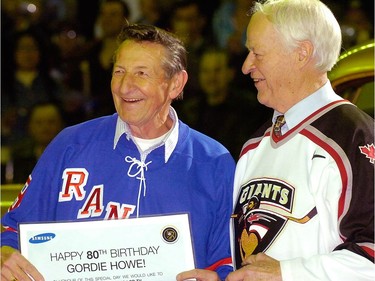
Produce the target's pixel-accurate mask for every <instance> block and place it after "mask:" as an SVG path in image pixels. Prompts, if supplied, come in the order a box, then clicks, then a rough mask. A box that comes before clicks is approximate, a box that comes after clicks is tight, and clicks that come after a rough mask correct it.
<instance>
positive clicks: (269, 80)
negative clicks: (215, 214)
mask: <svg viewBox="0 0 375 281" xmlns="http://www.w3.org/2000/svg"><path fill="white" fill-rule="evenodd" d="M246 47H247V48H248V50H249V54H248V55H247V57H246V59H245V61H244V63H243V66H242V72H243V73H244V74H245V75H247V74H250V76H251V78H252V79H253V81H254V83H255V86H256V88H257V90H258V101H259V102H260V103H261V104H264V105H266V106H268V107H271V108H273V109H276V110H278V111H280V112H285V111H286V110H287V109H288V108H289V107H290V105H291V103H293V102H292V100H293V99H294V97H293V96H294V93H295V88H296V85H297V84H298V83H296V81H297V80H298V79H299V77H298V71H296V70H297V66H296V64H295V62H296V58H297V57H296V52H295V51H291V52H290V51H288V50H287V49H286V48H285V47H284V45H283V42H282V40H281V36H280V35H279V33H278V32H277V31H276V30H275V29H274V27H273V25H272V23H271V22H270V21H268V19H267V18H266V17H265V16H264V15H263V14H261V13H259V12H258V13H255V14H254V15H253V16H252V18H251V20H250V23H249V25H248V27H247V40H246Z"/></svg>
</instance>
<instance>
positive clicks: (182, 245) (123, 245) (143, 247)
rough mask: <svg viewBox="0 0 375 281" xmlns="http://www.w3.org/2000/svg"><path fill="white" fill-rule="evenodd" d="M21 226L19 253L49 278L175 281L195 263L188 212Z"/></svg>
mask: <svg viewBox="0 0 375 281" xmlns="http://www.w3.org/2000/svg"><path fill="white" fill-rule="evenodd" d="M19 230H20V248H21V253H22V254H23V255H24V256H25V257H26V258H28V259H29V260H30V261H31V262H32V263H33V264H34V265H35V266H36V268H37V269H38V270H39V271H40V272H41V273H42V275H43V276H44V278H45V280H47V281H103V280H114V281H116V280H117V281H151V280H152V281H159V280H160V281H173V280H176V275H177V274H178V273H180V272H182V271H185V270H190V269H193V268H194V267H195V263H194V254H193V249H192V241H191V233H190V224H189V217H188V215H187V214H177V215H165V216H155V217H143V218H137V219H124V220H103V221H84V222H61V223H60V222H57V223H37V224H20V226H19Z"/></svg>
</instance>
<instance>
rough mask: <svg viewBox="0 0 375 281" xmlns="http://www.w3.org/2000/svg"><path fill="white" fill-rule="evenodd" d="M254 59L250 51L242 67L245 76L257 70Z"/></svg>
mask: <svg viewBox="0 0 375 281" xmlns="http://www.w3.org/2000/svg"><path fill="white" fill-rule="evenodd" d="M254 58H255V55H254V53H253V52H252V51H250V52H249V53H248V55H247V57H246V59H245V61H244V62H243V65H242V73H243V74H245V75H246V74H249V73H250V72H252V71H253V70H254V69H255V65H254Z"/></svg>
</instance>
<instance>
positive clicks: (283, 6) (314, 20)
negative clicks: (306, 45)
mask: <svg viewBox="0 0 375 281" xmlns="http://www.w3.org/2000/svg"><path fill="white" fill-rule="evenodd" d="M260 1H261V2H255V3H254V5H253V7H252V9H251V10H250V14H251V15H252V14H254V13H256V12H260V13H262V14H264V15H265V16H266V17H267V19H268V20H269V21H270V22H272V23H273V24H274V27H275V29H276V30H277V31H278V32H279V33H280V34H281V37H282V39H283V41H284V44H285V47H286V48H287V49H289V50H292V49H294V48H296V47H297V46H298V42H301V41H305V40H307V41H310V42H311V43H312V45H313V46H314V52H313V57H314V58H315V60H316V68H317V69H318V70H320V71H323V72H327V71H329V70H331V69H332V67H333V66H334V65H335V63H336V61H337V58H338V57H339V55H340V52H341V44H342V38H341V29H340V25H339V23H338V22H337V20H336V18H335V16H334V15H333V13H332V12H331V10H330V9H329V8H328V7H327V6H326V5H325V4H323V3H322V2H320V1H319V0H263V1H262V0H260Z"/></svg>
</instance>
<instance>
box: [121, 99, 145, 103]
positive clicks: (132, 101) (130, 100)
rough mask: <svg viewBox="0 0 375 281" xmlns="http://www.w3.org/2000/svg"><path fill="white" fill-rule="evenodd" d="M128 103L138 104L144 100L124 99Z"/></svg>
mask: <svg viewBox="0 0 375 281" xmlns="http://www.w3.org/2000/svg"><path fill="white" fill-rule="evenodd" d="M123 100H124V101H125V102H127V103H136V102H139V101H141V100H142V99H123Z"/></svg>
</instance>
